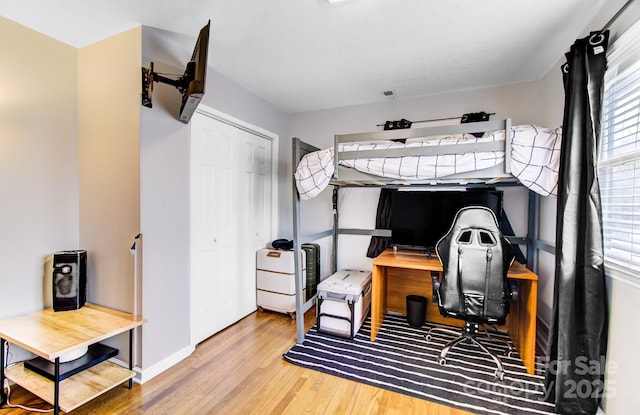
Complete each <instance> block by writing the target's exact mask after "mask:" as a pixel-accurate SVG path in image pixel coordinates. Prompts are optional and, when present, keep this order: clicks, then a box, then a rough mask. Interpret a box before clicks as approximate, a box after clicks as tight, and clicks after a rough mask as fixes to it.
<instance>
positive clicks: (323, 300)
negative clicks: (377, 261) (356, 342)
mask: <svg viewBox="0 0 640 415" xmlns="http://www.w3.org/2000/svg"><path fill="white" fill-rule="evenodd" d="M370 308H371V272H369V271H354V270H341V271H338V272H336V273H335V274H333V275H332V276H330V277H328V278H326V279H325V280H323V281H322V282H321V283H320V284H318V307H317V308H316V313H317V319H318V321H317V325H318V331H321V332H324V333H329V334H335V335H338V336H342V337H351V338H352V337H353V336H355V335H356V333H357V332H358V330H360V326H362V323H363V322H364V319H365V318H366V317H367V314H368V313H369V309H370Z"/></svg>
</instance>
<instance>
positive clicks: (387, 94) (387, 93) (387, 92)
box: [380, 90, 397, 98]
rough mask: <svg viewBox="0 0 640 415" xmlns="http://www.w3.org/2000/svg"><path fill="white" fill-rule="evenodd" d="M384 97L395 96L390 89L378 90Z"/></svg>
mask: <svg viewBox="0 0 640 415" xmlns="http://www.w3.org/2000/svg"><path fill="white" fill-rule="evenodd" d="M380 93H381V94H382V96H383V97H385V98H395V97H397V95H396V93H395V92H394V91H392V90H387V91H382V92H380Z"/></svg>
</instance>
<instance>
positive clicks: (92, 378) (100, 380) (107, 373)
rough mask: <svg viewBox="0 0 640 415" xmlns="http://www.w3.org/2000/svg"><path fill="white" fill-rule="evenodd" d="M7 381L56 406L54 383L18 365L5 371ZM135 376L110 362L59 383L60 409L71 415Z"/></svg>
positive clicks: (20, 364)
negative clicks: (73, 411) (80, 407)
mask: <svg viewBox="0 0 640 415" xmlns="http://www.w3.org/2000/svg"><path fill="white" fill-rule="evenodd" d="M5 374H6V376H7V378H8V379H10V380H12V381H13V382H15V383H17V384H18V385H20V386H22V387H23V388H25V389H26V390H28V391H29V392H31V393H33V394H35V395H37V396H39V397H40V398H41V399H43V400H45V401H47V402H49V403H50V404H52V405H53V402H54V382H53V381H52V380H49V379H47V378H45V377H43V376H40V375H39V374H37V373H35V372H33V371H31V370H29V369H25V367H24V364H22V363H19V364H16V365H15V366H11V367H9V368H7V369H6V371H5ZM134 375H135V373H134V372H133V371H131V370H129V369H126V368H123V367H122V366H118V365H116V364H114V363H111V362H109V361H105V362H102V363H99V364H97V365H95V366H93V367H90V368H89V369H86V370H84V371H82V372H80V373H77V374H75V375H73V376H71V377H68V378H67V379H64V380H62V381H60V409H61V410H62V411H64V412H70V411H72V410H74V409H76V408H77V407H79V406H81V405H83V404H85V403H87V402H89V401H90V400H92V399H94V398H95V397H97V396H99V395H101V394H103V393H105V392H107V391H109V390H111V389H113V388H115V387H116V386H118V385H120V384H122V383H124V382H126V381H128V380H129V379H131V378H132V377H133V376H134Z"/></svg>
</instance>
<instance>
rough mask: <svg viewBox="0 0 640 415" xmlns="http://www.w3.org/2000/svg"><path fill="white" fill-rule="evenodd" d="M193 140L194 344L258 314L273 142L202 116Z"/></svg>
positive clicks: (193, 123)
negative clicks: (258, 269) (258, 264)
mask: <svg viewBox="0 0 640 415" xmlns="http://www.w3.org/2000/svg"><path fill="white" fill-rule="evenodd" d="M191 136H192V142H191V160H192V163H191V166H192V167H191V169H192V175H191V212H192V214H191V241H192V242H191V243H192V246H191V257H192V259H191V292H192V305H191V312H192V315H191V331H192V335H191V338H192V343H193V344H196V343H199V342H200V341H202V340H204V339H206V338H207V337H209V336H211V335H213V334H215V333H216V332H218V331H220V330H222V329H224V328H225V327H227V326H229V325H231V324H233V323H235V322H236V321H238V320H239V319H241V318H242V317H244V316H246V315H247V314H250V313H251V312H253V311H254V310H255V309H256V282H255V254H256V250H257V249H258V248H261V247H264V246H265V245H266V242H267V240H268V238H269V237H270V234H271V142H270V140H268V139H266V138H263V137H260V136H257V135H254V134H252V133H250V132H247V131H245V130H243V129H240V128H237V127H235V126H232V125H229V124H227V123H224V122H222V121H218V120H216V119H214V118H211V117H208V116H206V115H203V114H200V113H196V114H194V116H193V118H192V119H191Z"/></svg>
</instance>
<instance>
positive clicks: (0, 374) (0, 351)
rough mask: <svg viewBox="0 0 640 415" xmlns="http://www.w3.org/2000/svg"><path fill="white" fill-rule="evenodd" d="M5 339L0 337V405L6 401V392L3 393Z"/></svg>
mask: <svg viewBox="0 0 640 415" xmlns="http://www.w3.org/2000/svg"><path fill="white" fill-rule="evenodd" d="M6 344H7V341H6V340H5V339H0V406H4V404H6V403H7V394H6V393H4V380H5V377H4V365H5V361H4V353H5V347H6Z"/></svg>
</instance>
